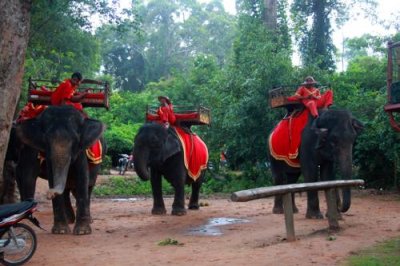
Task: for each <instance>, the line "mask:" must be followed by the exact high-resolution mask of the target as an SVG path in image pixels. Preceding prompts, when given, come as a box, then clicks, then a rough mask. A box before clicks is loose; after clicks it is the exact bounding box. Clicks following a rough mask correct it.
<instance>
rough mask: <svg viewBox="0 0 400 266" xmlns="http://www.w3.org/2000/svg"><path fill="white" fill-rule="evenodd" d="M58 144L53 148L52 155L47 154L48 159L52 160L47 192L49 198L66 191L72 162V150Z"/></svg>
mask: <svg viewBox="0 0 400 266" xmlns="http://www.w3.org/2000/svg"><path fill="white" fill-rule="evenodd" d="M61 146H64V145H57V146H56V147H53V148H52V149H51V150H52V151H51V156H46V157H47V158H46V160H47V161H48V162H51V163H50V164H51V169H50V171H51V175H49V184H50V188H49V190H48V191H47V193H46V196H47V199H53V198H55V197H56V196H58V195H61V194H62V193H63V192H64V189H65V185H66V183H67V177H68V170H69V167H70V164H71V156H70V151H69V150H67V149H66V148H67V147H68V146H67V147H65V146H64V147H62V148H60V147H61ZM50 178H51V180H50Z"/></svg>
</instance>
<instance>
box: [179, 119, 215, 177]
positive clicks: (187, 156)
mask: <svg viewBox="0 0 400 266" xmlns="http://www.w3.org/2000/svg"><path fill="white" fill-rule="evenodd" d="M175 131H176V133H177V135H178V138H179V140H180V141H181V144H182V147H183V152H184V156H183V157H184V161H185V167H186V169H187V170H188V174H189V176H190V177H191V178H192V179H193V180H194V181H196V180H197V179H198V178H199V177H200V174H201V171H202V170H203V169H206V168H207V162H208V149H207V145H206V144H205V143H204V142H203V140H202V139H201V138H200V137H199V136H197V135H196V134H195V133H187V132H186V131H184V130H183V129H182V128H180V127H175Z"/></svg>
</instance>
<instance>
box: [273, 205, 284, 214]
mask: <svg viewBox="0 0 400 266" xmlns="http://www.w3.org/2000/svg"><path fill="white" fill-rule="evenodd" d="M272 213H274V214H282V213H283V207H276V206H274V208H273V209H272Z"/></svg>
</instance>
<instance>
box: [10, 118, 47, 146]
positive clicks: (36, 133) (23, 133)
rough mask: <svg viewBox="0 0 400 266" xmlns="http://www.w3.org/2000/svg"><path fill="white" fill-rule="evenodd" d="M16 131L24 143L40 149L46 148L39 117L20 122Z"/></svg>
mask: <svg viewBox="0 0 400 266" xmlns="http://www.w3.org/2000/svg"><path fill="white" fill-rule="evenodd" d="M15 131H16V134H17V137H18V138H19V139H20V140H21V142H22V143H24V144H26V145H28V146H30V147H33V148H35V149H37V150H40V151H44V150H45V147H46V142H45V140H44V133H43V131H42V127H41V126H40V122H39V120H38V119H36V118H34V119H29V120H25V121H22V122H20V123H18V124H17V125H16V127H15Z"/></svg>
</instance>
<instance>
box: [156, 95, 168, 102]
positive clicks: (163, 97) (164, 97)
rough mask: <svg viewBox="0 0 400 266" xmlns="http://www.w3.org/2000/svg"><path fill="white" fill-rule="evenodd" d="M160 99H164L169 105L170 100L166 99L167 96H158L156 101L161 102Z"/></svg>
mask: <svg viewBox="0 0 400 266" xmlns="http://www.w3.org/2000/svg"><path fill="white" fill-rule="evenodd" d="M161 99H165V100H166V101H167V103H168V104H171V100H170V99H169V98H168V96H163V95H161V96H158V100H159V101H161Z"/></svg>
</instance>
